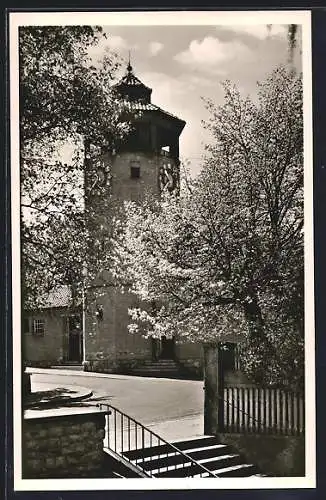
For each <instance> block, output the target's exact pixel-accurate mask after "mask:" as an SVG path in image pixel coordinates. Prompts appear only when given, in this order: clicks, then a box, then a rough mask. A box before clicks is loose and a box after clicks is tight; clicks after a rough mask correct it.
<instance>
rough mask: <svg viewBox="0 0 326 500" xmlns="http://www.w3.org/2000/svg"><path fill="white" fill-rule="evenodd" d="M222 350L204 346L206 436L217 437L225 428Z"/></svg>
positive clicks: (217, 347) (213, 345) (214, 346)
mask: <svg viewBox="0 0 326 500" xmlns="http://www.w3.org/2000/svg"><path fill="white" fill-rule="evenodd" d="M221 355H222V352H221V349H220V347H219V345H217V344H205V345H204V384H205V386H204V390H205V402H204V434H213V435H216V434H217V433H218V432H223V428H224V401H223V400H224V384H223V370H222V363H221Z"/></svg>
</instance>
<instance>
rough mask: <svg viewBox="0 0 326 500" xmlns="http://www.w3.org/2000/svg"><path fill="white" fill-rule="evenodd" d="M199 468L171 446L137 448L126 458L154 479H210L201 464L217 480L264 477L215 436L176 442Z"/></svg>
mask: <svg viewBox="0 0 326 500" xmlns="http://www.w3.org/2000/svg"><path fill="white" fill-rule="evenodd" d="M172 444H173V445H174V446H175V447H177V448H178V449H179V450H181V451H182V452H183V453H185V454H186V455H188V456H190V457H191V458H193V459H194V460H196V462H197V463H198V464H199V465H197V466H196V465H194V463H191V462H189V461H188V462H187V457H186V456H184V455H181V454H180V455H177V454H176V453H175V452H173V451H172V452H171V448H169V447H168V445H165V444H162V445H160V446H153V447H151V448H144V449H136V450H131V451H128V452H124V453H123V456H124V457H125V458H126V459H127V460H129V461H130V462H131V463H132V464H133V465H135V466H136V467H137V466H138V467H140V468H141V469H142V470H143V471H144V472H146V473H148V474H149V475H150V476H151V477H154V478H155V477H156V478H159V477H162V478H164V477H166V478H168V477H169V478H173V477H207V476H209V473H208V472H207V473H205V472H204V473H203V471H202V469H201V467H200V466H201V465H202V466H204V467H205V468H206V469H209V471H211V472H212V473H213V474H214V475H215V476H217V477H251V476H264V474H261V473H260V471H259V469H258V467H257V466H256V465H254V464H250V463H249V464H248V463H246V461H245V460H244V459H243V457H241V456H240V455H239V454H238V453H237V452H236V451H235V450H234V449H233V448H232V447H231V446H229V445H227V444H221V443H219V442H218V439H217V438H216V437H215V436H203V437H201V438H195V439H190V440H187V441H176V442H173V443H172Z"/></svg>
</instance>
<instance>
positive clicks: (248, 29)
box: [219, 24, 288, 40]
mask: <svg viewBox="0 0 326 500" xmlns="http://www.w3.org/2000/svg"><path fill="white" fill-rule="evenodd" d="M287 28H288V25H286V24H238V25H232V26H219V29H227V30H230V31H233V32H234V33H239V34H244V35H249V36H252V37H254V38H259V39H260V40H265V39H266V38H269V37H271V36H272V37H280V38H284V37H285V36H286V33H287Z"/></svg>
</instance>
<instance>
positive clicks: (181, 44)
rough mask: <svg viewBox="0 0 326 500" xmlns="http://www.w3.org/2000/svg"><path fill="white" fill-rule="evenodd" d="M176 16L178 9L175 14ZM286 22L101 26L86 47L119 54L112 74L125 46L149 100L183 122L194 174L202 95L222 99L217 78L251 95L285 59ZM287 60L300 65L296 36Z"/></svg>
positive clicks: (183, 147)
mask: <svg viewBox="0 0 326 500" xmlns="http://www.w3.org/2000/svg"><path fill="white" fill-rule="evenodd" d="M176 15H178V14H176ZM287 28H288V26H287V25H281V24H273V25H267V24H252V25H244V24H243V25H239V24H237V25H232V24H230V25H221V26H216V25H201V26H173V25H170V26H161V25H159V26H154V25H151V26H137V25H134V26H130V25H129V26H117V25H114V26H108V25H106V26H103V30H104V32H105V33H106V35H107V40H103V41H102V42H101V43H100V45H99V46H97V47H95V48H92V50H91V56H92V58H93V59H94V61H96V60H97V59H100V58H101V57H103V55H104V54H105V53H106V52H107V51H110V50H113V51H115V52H116V53H117V54H118V55H119V56H120V57H121V58H122V67H121V70H120V71H119V72H118V74H117V76H118V77H121V76H122V75H123V74H124V73H125V68H126V65H127V62H128V57H129V51H130V53H131V56H130V57H131V64H132V66H133V69H134V73H135V75H136V76H137V77H138V78H140V80H141V81H142V82H143V83H144V84H145V85H147V86H149V87H151V88H152V89H153V92H152V102H153V103H154V104H156V105H158V106H160V107H162V108H163V109H164V110H166V111H168V112H170V113H172V114H175V115H177V116H178V117H179V118H181V119H183V120H185V121H186V126H185V128H184V130H183V132H182V134H181V136H180V157H181V159H182V160H185V161H189V162H190V165H191V171H192V172H193V174H194V175H195V174H196V173H198V171H199V170H200V164H201V162H200V159H201V157H202V155H203V153H204V147H205V144H207V142H209V140H210V137H209V135H208V132H207V130H205V129H204V127H203V124H202V121H206V120H208V119H209V116H210V114H209V112H208V110H207V109H206V108H205V104H204V102H203V99H202V97H204V98H209V99H211V100H212V101H213V102H214V103H216V104H222V103H223V89H222V86H221V82H223V81H225V80H230V81H231V82H233V83H235V84H236V85H237V86H238V88H239V89H240V90H241V92H243V94H245V95H247V94H249V95H252V96H254V95H255V94H256V88H257V87H256V82H257V81H262V80H264V79H265V78H266V77H267V76H268V75H269V74H270V73H271V71H273V69H274V68H276V67H277V66H278V65H280V64H288V61H289V50H288V42H287ZM293 64H294V65H295V66H296V68H298V69H301V42H300V35H299V36H298V43H297V48H296V49H295V51H294V59H293Z"/></svg>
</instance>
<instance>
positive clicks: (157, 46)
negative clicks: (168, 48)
mask: <svg viewBox="0 0 326 500" xmlns="http://www.w3.org/2000/svg"><path fill="white" fill-rule="evenodd" d="M163 47H164V45H163V43H161V42H150V44H149V52H150V54H151V55H152V56H156V55H157V54H158V53H159V52H161V50H163Z"/></svg>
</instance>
